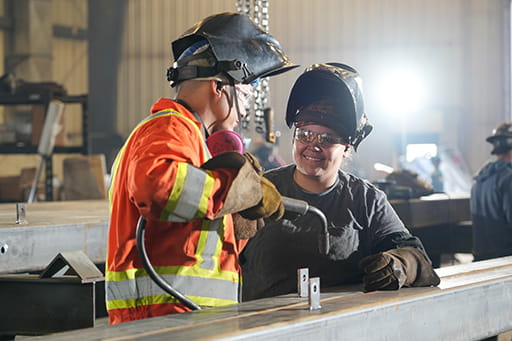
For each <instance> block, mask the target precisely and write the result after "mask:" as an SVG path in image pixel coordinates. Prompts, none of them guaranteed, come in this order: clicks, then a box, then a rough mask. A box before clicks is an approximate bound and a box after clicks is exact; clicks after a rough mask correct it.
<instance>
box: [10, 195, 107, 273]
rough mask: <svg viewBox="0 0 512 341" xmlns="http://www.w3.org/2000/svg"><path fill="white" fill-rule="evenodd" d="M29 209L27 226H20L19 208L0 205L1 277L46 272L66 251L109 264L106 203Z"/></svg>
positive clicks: (66, 203) (65, 203) (39, 205)
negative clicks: (106, 257) (56, 258)
mask: <svg viewBox="0 0 512 341" xmlns="http://www.w3.org/2000/svg"><path fill="white" fill-rule="evenodd" d="M25 206H26V220H27V223H26V224H17V223H16V221H17V214H16V213H17V211H16V204H14V203H13V204H0V274H5V273H13V272H23V271H37V270H42V269H44V268H45V267H46V266H47V265H48V264H49V263H50V261H51V260H52V259H53V258H54V257H55V256H56V255H57V254H59V253H60V252H64V251H83V252H84V253H85V254H86V255H87V256H88V257H89V258H90V259H91V260H92V261H93V262H94V263H104V262H105V253H106V249H107V233H108V204H107V202H106V201H105V200H82V201H55V202H38V203H33V204H26V205H25Z"/></svg>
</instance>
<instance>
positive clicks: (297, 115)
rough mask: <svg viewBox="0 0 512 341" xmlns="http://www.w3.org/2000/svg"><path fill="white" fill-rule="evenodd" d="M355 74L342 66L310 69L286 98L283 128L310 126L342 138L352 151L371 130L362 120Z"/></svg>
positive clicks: (359, 90) (363, 114) (358, 86)
mask: <svg viewBox="0 0 512 341" xmlns="http://www.w3.org/2000/svg"><path fill="white" fill-rule="evenodd" d="M361 83H362V80H361V77H360V76H359V74H358V72H357V71H356V70H355V69H354V68H352V67H350V66H348V65H345V64H340V63H326V64H313V65H310V66H309V67H308V68H306V70H305V71H304V73H303V74H302V75H300V76H299V78H298V79H297V80H296V81H295V84H294V85H293V88H292V90H291V92H290V96H289V98H288V105H287V108H286V124H287V125H288V127H290V128H291V127H292V125H293V124H294V123H295V122H313V123H318V124H321V125H325V126H327V127H329V128H331V129H333V130H334V131H336V132H337V133H338V134H339V135H340V136H341V137H343V138H344V139H345V141H346V143H348V144H350V145H352V146H353V147H354V149H355V150H357V146H358V145H359V143H361V141H362V140H363V139H364V138H365V137H366V136H368V134H370V132H371V131H372V129H373V127H372V125H371V124H370V122H369V121H368V119H367V118H366V114H365V112H364V101H363V93H362V84H361Z"/></svg>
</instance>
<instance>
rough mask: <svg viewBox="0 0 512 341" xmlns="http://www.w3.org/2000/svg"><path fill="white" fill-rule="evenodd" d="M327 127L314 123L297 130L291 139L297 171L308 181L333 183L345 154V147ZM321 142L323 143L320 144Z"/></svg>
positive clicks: (337, 136)
mask: <svg viewBox="0 0 512 341" xmlns="http://www.w3.org/2000/svg"><path fill="white" fill-rule="evenodd" d="M340 140H341V139H340V138H339V135H338V134H336V132H335V131H334V130H332V129H330V128H328V127H325V126H322V125H317V124H314V123H311V124H308V125H303V126H301V127H300V128H297V129H296V131H295V136H294V139H293V159H294V161H295V163H296V165H297V170H298V171H299V172H300V173H301V175H302V176H305V177H307V178H309V179H310V180H312V179H316V180H318V181H322V182H326V181H327V182H330V181H332V183H334V181H335V179H336V177H337V172H338V169H339V168H340V166H341V162H342V161H343V158H344V156H345V154H346V152H347V151H346V150H347V148H346V145H345V144H343V143H329V141H331V142H334V141H337V142H340ZM320 142H323V143H320Z"/></svg>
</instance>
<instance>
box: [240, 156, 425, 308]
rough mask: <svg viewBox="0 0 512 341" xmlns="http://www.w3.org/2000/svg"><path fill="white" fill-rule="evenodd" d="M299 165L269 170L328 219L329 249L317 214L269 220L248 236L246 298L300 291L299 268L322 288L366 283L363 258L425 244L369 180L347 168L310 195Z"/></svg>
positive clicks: (287, 191)
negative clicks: (324, 249)
mask: <svg viewBox="0 0 512 341" xmlns="http://www.w3.org/2000/svg"><path fill="white" fill-rule="evenodd" d="M294 170H295V165H289V166H285V167H281V168H278V169H274V170H271V171H268V172H266V173H265V177H266V178H268V179H269V180H270V181H272V183H274V185H276V187H277V189H278V190H279V192H280V193H281V194H282V195H283V196H286V197H290V198H294V199H300V200H304V201H306V202H308V203H309V205H311V206H314V207H316V208H318V209H320V210H321V211H322V212H323V213H324V214H325V215H326V217H327V221H328V231H329V234H330V238H329V241H330V250H329V253H328V255H323V254H321V253H320V252H319V249H318V232H319V231H320V228H321V220H320V219H319V218H318V217H317V216H316V215H314V214H309V213H308V214H306V215H304V216H298V217H297V216H291V215H289V214H288V215H287V214H285V219H282V220H280V221H278V222H267V224H266V225H265V226H264V227H263V228H262V229H260V230H259V231H258V233H257V234H256V235H255V236H254V237H253V238H252V239H251V240H249V243H248V244H247V246H246V247H245V249H244V251H243V253H242V255H241V257H240V262H241V265H242V275H243V290H242V293H243V294H242V295H243V300H244V301H247V300H251V299H256V298H262V297H269V296H275V295H281V294H286V293H291V292H296V290H297V269H299V268H304V267H306V268H309V275H310V277H317V276H319V277H320V278H321V280H320V282H321V286H322V287H326V286H334V285H340V284H348V283H356V282H361V280H362V275H363V274H362V272H361V271H360V270H359V268H358V262H359V260H361V259H362V258H363V257H365V256H368V255H370V254H373V253H377V252H380V251H385V250H389V249H392V248H397V247H404V246H414V247H417V248H419V249H421V250H422V251H423V252H424V250H423V246H422V245H421V242H420V240H419V239H418V238H416V237H414V236H412V235H411V234H410V233H409V231H408V230H407V228H406V227H405V226H404V224H403V223H402V221H401V220H400V218H399V217H398V215H397V214H396V213H395V211H394V209H393V208H392V207H391V204H390V203H389V201H388V200H387V198H386V195H385V194H384V192H382V191H381V190H379V189H377V188H376V187H375V186H374V185H372V184H371V183H369V182H368V181H366V180H363V179H360V178H357V177H355V176H353V175H351V174H348V173H345V172H343V171H341V170H340V171H339V172H338V180H337V182H336V183H335V184H334V185H333V186H332V187H331V188H330V189H328V190H327V191H325V192H323V193H309V192H306V191H304V190H302V189H301V188H300V187H299V186H297V184H295V182H294V181H293V172H294Z"/></svg>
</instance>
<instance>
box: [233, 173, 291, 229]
mask: <svg viewBox="0 0 512 341" xmlns="http://www.w3.org/2000/svg"><path fill="white" fill-rule="evenodd" d="M260 181H261V192H262V196H261V200H260V202H259V203H258V204H257V205H255V206H253V207H251V208H248V209H246V210H244V211H240V212H239V213H240V215H241V216H242V217H244V218H246V219H259V218H268V219H270V220H279V219H281V218H282V217H283V214H284V204H283V198H282V196H281V194H280V193H279V191H278V190H277V188H276V187H275V186H274V184H273V183H272V182H270V180H268V179H266V178H264V177H260Z"/></svg>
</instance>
